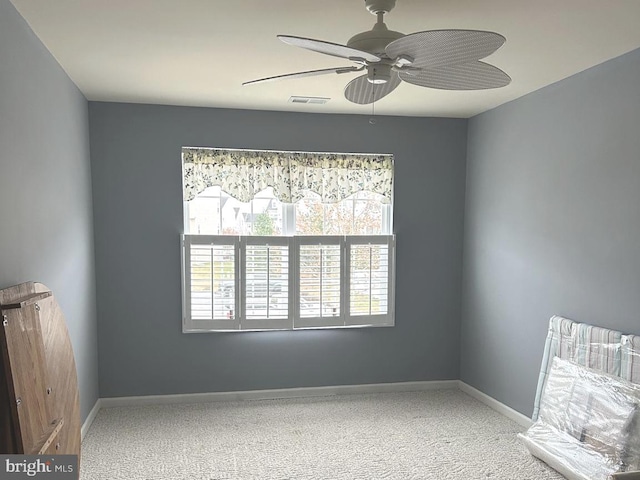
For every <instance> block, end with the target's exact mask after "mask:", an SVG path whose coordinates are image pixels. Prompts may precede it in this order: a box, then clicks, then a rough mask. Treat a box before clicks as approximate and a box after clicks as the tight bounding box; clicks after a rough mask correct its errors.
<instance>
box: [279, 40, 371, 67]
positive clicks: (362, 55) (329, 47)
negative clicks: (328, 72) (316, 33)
mask: <svg viewBox="0 0 640 480" xmlns="http://www.w3.org/2000/svg"><path fill="white" fill-rule="evenodd" d="M278 38H279V39H280V40H282V41H283V42H284V43H286V44H288V45H293V46H295V47H300V48H306V49H307V50H312V51H314V52H319V53H324V54H326V55H331V56H333V57H340V58H349V59H351V58H356V59H364V60H366V61H368V62H379V61H380V60H381V59H380V57H378V56H377V55H374V54H372V53H369V52H363V51H362V50H356V49H355V48H351V47H347V46H345V45H339V44H337V43H331V42H325V41H322V40H313V39H312V38H304V37H293V36H291V35H278Z"/></svg>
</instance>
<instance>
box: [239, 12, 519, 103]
mask: <svg viewBox="0 0 640 480" xmlns="http://www.w3.org/2000/svg"><path fill="white" fill-rule="evenodd" d="M395 4H396V0H365V5H366V8H367V10H368V11H369V12H371V13H372V14H374V15H376V16H377V17H378V18H377V21H376V23H375V25H374V26H373V28H372V29H371V30H368V31H366V32H362V33H358V34H357V35H354V36H353V37H351V39H350V40H349V41H348V42H347V44H346V45H340V44H337V43H331V42H325V41H322V40H314V39H311V38H304V37H296V36H291V35H278V38H279V39H280V40H281V41H283V42H284V43H287V44H289V45H293V46H296V47H300V48H305V49H307V50H311V51H314V52H318V53H323V54H325V55H330V56H333V57H338V58H343V59H346V60H349V61H351V62H353V63H355V64H357V66H350V67H349V66H347V67H344V66H342V67H335V68H324V69H320V70H308V71H304V72H296V73H289V74H285V75H276V76H273V77H266V78H260V79H258V80H252V81H250V82H245V83H243V85H252V84H256V83H263V82H268V81H273V80H281V79H287V78H300V77H309V76H316V75H326V74H329V73H338V74H342V73H352V72H359V71H364V70H366V73H363V74H362V75H360V76H359V77H356V78H355V79H353V80H351V81H350V82H349V83H348V84H347V86H346V88H345V91H344V95H345V98H346V99H347V100H349V101H350V102H353V103H357V104H362V105H364V104H369V103H373V102H377V101H378V100H380V99H381V98H384V97H385V96H387V95H388V94H389V93H391V92H392V91H393V90H395V89H396V88H397V87H398V86H399V85H400V83H402V82H403V81H404V82H407V83H410V84H412V85H417V86H420V87H427V88H436V89H441V90H483V89H490V88H500V87H504V86H506V85H508V84H509V83H510V82H511V78H510V77H509V75H507V74H506V73H505V72H503V71H502V70H500V69H499V68H498V67H495V66H493V65H490V64H488V63H485V62H481V61H480V60H481V59H483V58H485V57H487V56H489V55H491V54H492V53H494V52H495V51H496V50H497V49H498V48H500V47H501V46H502V45H503V44H504V43H505V41H506V39H505V38H504V37H503V36H502V35H500V34H498V33H495V32H486V31H482V30H458V29H447V30H428V31H424V32H418V33H412V34H408V35H405V34H403V33H400V32H396V31H393V30H389V29H388V28H387V26H386V25H385V23H384V15H385V14H386V13H388V12H390V11H391V10H392V9H393V8H394V7H395Z"/></svg>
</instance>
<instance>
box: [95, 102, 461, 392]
mask: <svg viewBox="0 0 640 480" xmlns="http://www.w3.org/2000/svg"><path fill="white" fill-rule="evenodd" d="M89 110H90V125H91V153H92V154H91V159H92V174H93V195H94V197H93V200H94V215H95V237H96V269H97V285H98V305H99V345H100V349H99V350H100V395H101V396H102V397H113V396H124V395H146V394H170V393H188V392H215V391H235V390H253V389H270V388H286V387H302V386H321V385H340V384H364V383H375V382H398V381H410V380H436V379H456V378H458V375H459V354H460V352H459V346H458V343H459V327H460V324H459V318H460V300H461V276H462V264H461V259H462V229H463V221H462V219H463V208H464V179H465V156H466V134H467V130H466V127H467V122H466V121H465V120H451V119H416V118H394V117H380V118H378V121H377V124H376V125H370V124H369V122H368V120H369V118H368V117H367V116H346V115H318V114H291V113H275V112H259V111H240V110H217V109H204V108H202V109H198V108H186V107H162V106H144V105H127V104H110V103H93V102H90V107H89ZM183 145H189V146H213V147H226V148H254V149H283V150H309V151H314V150H315V151H337V152H343V151H344V152H390V153H393V154H395V160H396V171H395V173H396V189H395V231H396V233H397V236H398V242H397V245H398V253H397V309H396V326H395V327H393V328H374V329H356V330H317V331H294V332H257V333H226V334H221V333H217V334H216V333H206V334H183V333H181V294H180V291H181V290H180V248H179V236H180V233H181V232H182V225H183V220H182V197H181V195H182V190H181V188H182V187H181V159H180V148H181V147H182V146H183Z"/></svg>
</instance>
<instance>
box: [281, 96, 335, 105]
mask: <svg viewBox="0 0 640 480" xmlns="http://www.w3.org/2000/svg"><path fill="white" fill-rule="evenodd" d="M329 100H331V99H330V98H326V97H298V96H293V97H291V98H289V103H311V104H314V105H324V104H325V103H327V102H328V101H329Z"/></svg>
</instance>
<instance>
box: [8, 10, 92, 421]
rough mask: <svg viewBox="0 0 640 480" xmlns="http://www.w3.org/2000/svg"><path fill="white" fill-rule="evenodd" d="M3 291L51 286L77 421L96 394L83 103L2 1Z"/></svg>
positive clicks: (86, 128) (88, 178)
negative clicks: (76, 388) (73, 382)
mask: <svg viewBox="0 0 640 480" xmlns="http://www.w3.org/2000/svg"><path fill="white" fill-rule="evenodd" d="M0 146H1V148H0V205H2V208H0V225H1V227H0V288H6V287H9V286H11V285H15V284H17V283H22V282H25V281H28V280H34V281H39V282H42V283H44V284H46V285H47V286H48V287H49V288H51V289H52V291H53V293H54V295H55V296H56V298H57V300H58V303H59V304H60V305H61V307H62V309H63V311H64V313H65V317H66V320H67V324H68V328H69V333H70V335H71V341H72V343H73V348H74V353H75V357H76V364H77V367H78V378H79V383H80V400H81V404H82V418H83V419H84V418H86V416H87V414H88V413H89V411H90V409H91V408H92V407H93V405H94V404H95V402H96V400H97V398H98V354H97V338H96V336H97V325H96V311H95V310H96V305H95V272H94V252H93V224H92V223H93V220H92V208H91V173H90V162H89V119H88V106H87V101H86V100H85V98H84V97H83V96H82V94H81V93H80V92H79V90H78V89H77V88H76V86H75V85H74V84H73V83H72V82H71V81H70V80H69V78H68V77H67V76H66V74H65V73H64V71H63V70H62V69H61V68H60V66H59V65H58V64H57V62H56V61H55V60H54V58H53V57H52V56H51V54H49V52H48V51H47V50H46V49H45V48H44V46H43V45H42V44H41V43H40V41H39V40H38V38H37V37H36V36H35V35H34V33H33V32H32V31H31V29H30V28H29V26H28V25H27V23H26V22H25V21H24V20H23V18H22V17H21V16H20V15H19V14H18V12H17V11H16V10H15V8H14V7H13V5H12V4H11V3H9V1H8V0H0Z"/></svg>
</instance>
